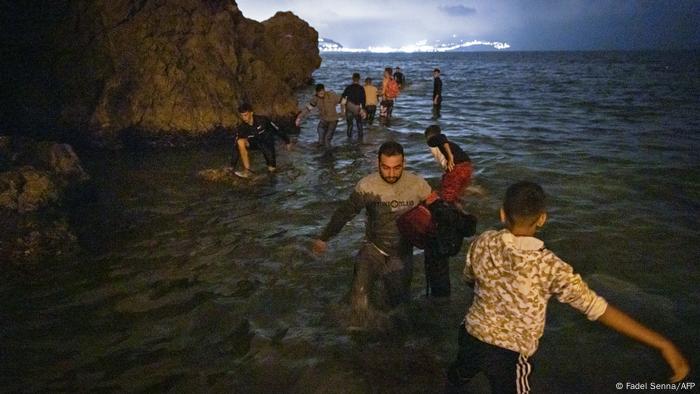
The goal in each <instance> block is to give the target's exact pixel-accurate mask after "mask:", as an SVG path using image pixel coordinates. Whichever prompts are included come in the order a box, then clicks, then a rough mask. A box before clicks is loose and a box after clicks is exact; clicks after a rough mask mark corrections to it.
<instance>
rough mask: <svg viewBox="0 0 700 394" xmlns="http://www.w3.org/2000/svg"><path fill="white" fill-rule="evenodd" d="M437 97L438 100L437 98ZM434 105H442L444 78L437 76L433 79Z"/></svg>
mask: <svg viewBox="0 0 700 394" xmlns="http://www.w3.org/2000/svg"><path fill="white" fill-rule="evenodd" d="M436 98H437V102H436V101H435V99H436ZM433 105H437V106H438V107H439V106H440V105H442V79H440V77H435V78H434V79H433Z"/></svg>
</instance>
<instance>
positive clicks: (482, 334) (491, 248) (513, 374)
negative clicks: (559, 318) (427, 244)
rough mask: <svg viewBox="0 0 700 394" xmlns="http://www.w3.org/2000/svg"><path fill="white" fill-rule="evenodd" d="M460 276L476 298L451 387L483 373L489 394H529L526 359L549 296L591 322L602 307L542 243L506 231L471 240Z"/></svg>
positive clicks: (463, 328)
mask: <svg viewBox="0 0 700 394" xmlns="http://www.w3.org/2000/svg"><path fill="white" fill-rule="evenodd" d="M463 275H464V278H465V279H466V280H468V281H474V298H473V301H472V305H471V306H470V307H469V311H468V312H467V315H466V317H465V319H464V321H463V323H462V324H461V325H460V330H459V350H458V353H457V360H456V361H455V362H453V363H452V364H451V365H450V367H449V369H448V373H447V375H448V379H449V382H450V388H456V387H458V386H461V385H463V384H464V383H466V382H468V381H469V380H470V379H471V378H472V377H473V376H474V375H476V373H477V372H480V371H482V372H484V373H485V374H486V376H487V377H488V379H489V382H490V383H491V386H492V387H491V391H492V392H495V393H501V392H503V393H528V392H529V390H530V387H529V383H528V379H527V378H528V376H529V374H530V372H531V371H532V366H531V365H530V363H529V362H528V358H529V357H531V356H532V355H533V354H534V353H535V351H536V350H537V347H538V345H539V338H540V337H541V336H542V333H543V332H544V322H545V316H546V313H547V303H548V301H549V298H550V297H551V296H556V297H557V299H558V300H559V301H560V302H565V303H568V304H570V305H571V306H573V307H574V308H575V309H578V310H579V311H581V312H583V313H585V314H586V316H587V317H588V319H589V320H596V319H598V318H599V317H600V316H601V315H602V314H603V313H605V309H606V308H607V305H608V304H607V302H606V301H605V300H604V299H603V298H602V297H600V296H598V295H597V294H596V293H595V292H594V291H593V290H591V289H589V288H588V285H586V283H585V282H584V281H583V279H581V276H580V275H578V274H574V271H573V268H572V267H571V266H570V265H569V264H567V263H565V262H564V261H562V260H561V259H559V258H558V257H557V256H556V255H555V254H554V253H552V252H551V251H549V250H547V249H546V248H545V247H544V243H543V242H542V241H540V240H539V239H537V238H535V237H526V236H515V235H513V234H512V233H511V232H510V231H508V230H507V229H503V230H500V231H495V230H490V231H486V232H484V233H483V234H481V235H480V236H479V237H478V238H477V239H476V240H474V241H473V242H472V244H471V246H470V248H469V252H468V253H467V259H466V264H465V266H464V271H463ZM513 381H515V384H513Z"/></svg>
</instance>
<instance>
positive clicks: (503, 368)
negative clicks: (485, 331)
mask: <svg viewBox="0 0 700 394" xmlns="http://www.w3.org/2000/svg"><path fill="white" fill-rule="evenodd" d="M458 338H459V339H458V344H459V346H458V350H457V361H455V362H454V363H452V365H450V367H449V369H448V370H447V378H448V380H449V386H448V387H447V390H446V393H451V392H460V391H459V388H460V386H462V385H464V384H466V383H468V382H469V381H470V380H471V379H472V378H473V377H474V376H475V375H476V374H477V373H479V372H484V374H485V375H486V378H487V379H488V381H489V383H490V385H491V392H492V393H499V394H502V393H503V394H520V393H529V392H530V382H529V377H530V374H531V373H532V364H531V360H530V359H529V358H528V357H527V356H524V355H522V354H520V353H517V352H514V351H511V350H508V349H503V348H501V347H498V346H493V345H489V344H487V343H484V342H481V341H479V340H478V339H476V338H474V337H473V336H471V335H469V334H468V333H467V332H466V331H465V330H464V326H462V325H460V327H459V336H458Z"/></svg>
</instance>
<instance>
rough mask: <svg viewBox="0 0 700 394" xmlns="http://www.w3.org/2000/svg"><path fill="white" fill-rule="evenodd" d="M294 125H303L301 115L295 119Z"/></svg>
mask: <svg viewBox="0 0 700 394" xmlns="http://www.w3.org/2000/svg"><path fill="white" fill-rule="evenodd" d="M294 125H295V126H296V127H299V126H301V116H297V118H296V119H295V120H294Z"/></svg>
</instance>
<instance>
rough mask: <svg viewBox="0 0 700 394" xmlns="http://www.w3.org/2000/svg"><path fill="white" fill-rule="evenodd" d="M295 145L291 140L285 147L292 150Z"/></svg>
mask: <svg viewBox="0 0 700 394" xmlns="http://www.w3.org/2000/svg"><path fill="white" fill-rule="evenodd" d="M293 146H294V144H293V143H291V142H290V143H288V144H286V145H285V146H284V147H285V148H287V150H288V151H290V150H292V147H293Z"/></svg>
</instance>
